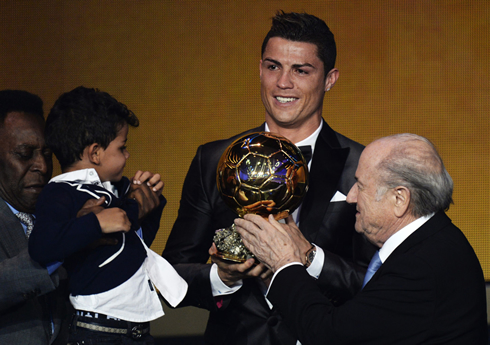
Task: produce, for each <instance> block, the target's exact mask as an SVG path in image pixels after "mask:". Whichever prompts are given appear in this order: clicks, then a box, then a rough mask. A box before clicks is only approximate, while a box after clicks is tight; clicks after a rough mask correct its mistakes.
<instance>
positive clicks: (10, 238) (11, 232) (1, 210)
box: [0, 199, 27, 257]
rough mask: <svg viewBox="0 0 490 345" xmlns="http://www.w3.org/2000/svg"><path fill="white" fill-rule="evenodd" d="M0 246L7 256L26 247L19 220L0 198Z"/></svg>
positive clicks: (12, 255)
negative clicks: (0, 231) (0, 230)
mask: <svg viewBox="0 0 490 345" xmlns="http://www.w3.org/2000/svg"><path fill="white" fill-rule="evenodd" d="M0 229H2V236H0V246H1V247H2V248H3V250H4V251H5V254H6V255H7V257H14V256H16V255H17V254H19V252H20V251H21V250H23V249H25V248H26V247H27V238H26V236H25V234H24V229H23V228H22V225H21V224H20V221H19V220H18V219H17V217H16V216H15V215H14V214H13V213H12V210H11V209H10V208H9V207H8V205H7V204H6V203H5V201H4V200H2V199H0Z"/></svg>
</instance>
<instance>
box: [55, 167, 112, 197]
mask: <svg viewBox="0 0 490 345" xmlns="http://www.w3.org/2000/svg"><path fill="white" fill-rule="evenodd" d="M68 181H69V182H75V183H80V184H93V185H96V186H99V187H103V188H105V189H107V190H108V191H109V192H111V193H113V194H116V189H115V187H114V185H113V184H112V183H111V182H109V181H106V182H102V181H101V180H100V178H99V174H97V171H96V170H95V169H93V168H89V169H80V170H75V171H70V172H67V173H64V174H61V175H58V176H55V177H53V178H52V179H51V180H49V183H51V182H68ZM116 195H117V194H116Z"/></svg>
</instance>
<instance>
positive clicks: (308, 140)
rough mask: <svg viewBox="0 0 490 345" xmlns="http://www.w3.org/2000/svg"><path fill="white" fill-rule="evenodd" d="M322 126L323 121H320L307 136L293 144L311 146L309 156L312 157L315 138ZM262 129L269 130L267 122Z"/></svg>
mask: <svg viewBox="0 0 490 345" xmlns="http://www.w3.org/2000/svg"><path fill="white" fill-rule="evenodd" d="M322 127H323V121H320V126H318V128H317V129H316V130H315V131H314V132H313V133H312V134H311V135H310V136H309V137H308V138H306V139H303V140H301V141H300V142H297V143H294V144H295V145H296V146H306V145H309V146H311V156H312V157H313V153H314V152H315V144H316V139H317V138H318V135H320V131H321V130H322ZM264 129H265V131H266V132H270V130H269V126H268V125H267V122H266V123H265V127H264Z"/></svg>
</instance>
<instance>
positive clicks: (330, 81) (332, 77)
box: [325, 68, 339, 91]
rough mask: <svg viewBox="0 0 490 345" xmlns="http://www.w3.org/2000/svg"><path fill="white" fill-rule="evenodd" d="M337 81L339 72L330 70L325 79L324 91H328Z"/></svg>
mask: <svg viewBox="0 0 490 345" xmlns="http://www.w3.org/2000/svg"><path fill="white" fill-rule="evenodd" d="M337 79H339V70H338V69H336V68H332V69H331V70H330V72H328V74H327V77H326V78H325V91H330V89H331V88H332V87H333V86H334V85H335V82H336V81H337Z"/></svg>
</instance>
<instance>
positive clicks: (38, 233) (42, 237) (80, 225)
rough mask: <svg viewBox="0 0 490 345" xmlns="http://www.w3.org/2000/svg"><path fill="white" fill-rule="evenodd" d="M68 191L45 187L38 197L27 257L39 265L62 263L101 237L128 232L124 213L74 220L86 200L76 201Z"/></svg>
mask: <svg viewBox="0 0 490 345" xmlns="http://www.w3.org/2000/svg"><path fill="white" fill-rule="evenodd" d="M68 188H69V187H66V186H58V185H54V186H51V185H48V186H46V187H45V190H43V192H42V193H41V195H40V196H39V199H38V202H37V205H36V225H35V227H34V229H33V231H32V234H31V236H30V237H29V254H30V255H31V257H32V258H33V259H34V260H35V261H37V262H39V263H41V265H46V264H49V263H52V262H54V261H63V260H64V259H65V258H67V257H69V256H70V255H72V254H74V253H76V252H78V251H79V250H80V249H83V248H86V247H88V246H89V245H90V244H92V243H93V242H94V241H95V240H97V239H99V238H100V237H101V235H102V234H103V233H111V232H118V231H128V230H129V226H130V223H129V220H128V219H127V216H126V213H125V212H124V211H123V210H121V209H119V208H110V209H103V210H101V211H100V212H98V213H97V214H95V213H88V214H85V215H83V216H81V217H77V214H78V212H79V211H80V208H82V209H83V207H82V205H80V203H84V202H85V201H86V200H85V199H77V198H76V195H73V194H71V193H70V189H68ZM75 193H76V192H75Z"/></svg>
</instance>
